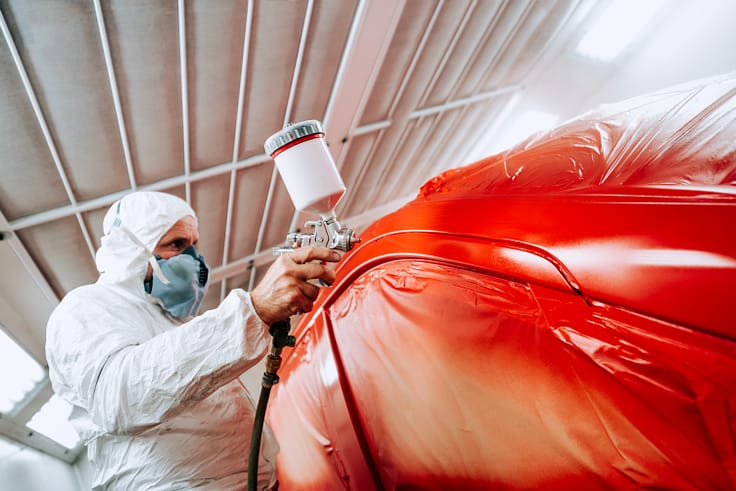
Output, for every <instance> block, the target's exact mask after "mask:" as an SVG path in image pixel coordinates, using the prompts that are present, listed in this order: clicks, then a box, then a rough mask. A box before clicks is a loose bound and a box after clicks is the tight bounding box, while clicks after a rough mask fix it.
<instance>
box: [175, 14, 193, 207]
mask: <svg viewBox="0 0 736 491" xmlns="http://www.w3.org/2000/svg"><path fill="white" fill-rule="evenodd" d="M177 14H178V16H177V18H178V25H179V75H180V78H181V132H182V141H183V143H184V175H185V176H189V173H190V170H191V168H190V161H189V159H190V155H189V84H188V78H187V29H186V28H187V26H186V15H185V12H184V0H179V2H178V8H177ZM184 189H185V195H186V199H187V203H189V204H190V205H191V204H192V190H191V186H190V182H189V181H186V182H185V183H184Z"/></svg>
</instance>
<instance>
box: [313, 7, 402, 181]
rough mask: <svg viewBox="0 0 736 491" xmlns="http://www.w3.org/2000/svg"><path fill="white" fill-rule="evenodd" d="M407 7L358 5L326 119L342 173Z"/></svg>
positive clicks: (332, 149) (333, 152)
mask: <svg viewBox="0 0 736 491" xmlns="http://www.w3.org/2000/svg"><path fill="white" fill-rule="evenodd" d="M404 5H405V2H404V0H361V2H360V3H359V4H358V8H357V9H356V12H355V17H354V18H353V24H352V26H351V27H350V34H349V35H348V40H347V43H346V44H345V49H344V50H343V54H342V59H341V60H340V67H339V69H338V72H337V76H336V78H335V84H334V85H333V87H332V92H331V93H330V98H329V100H328V103H327V108H326V110H325V115H324V118H323V121H324V124H325V128H326V131H327V132H328V135H329V137H330V138H331V139H330V151H331V152H332V155H333V157H334V158H335V163H336V165H337V168H338V170H339V169H341V168H342V165H343V162H344V161H345V158H346V156H347V153H348V150H349V146H350V140H351V138H352V136H353V131H354V130H355V128H356V127H357V126H358V124H359V123H360V118H361V116H362V115H363V111H364V109H365V105H366V103H367V102H368V98H369V97H370V94H371V92H372V91H373V85H374V84H375V82H376V78H377V77H378V72H379V71H380V69H381V66H382V65H383V62H384V60H385V58H386V54H387V53H388V48H389V46H390V45H391V40H392V39H393V37H394V33H395V31H396V28H397V26H398V24H399V19H400V18H401V14H402V12H403V11H404ZM337 108H339V110H337Z"/></svg>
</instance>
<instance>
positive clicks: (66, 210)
mask: <svg viewBox="0 0 736 491" xmlns="http://www.w3.org/2000/svg"><path fill="white" fill-rule="evenodd" d="M270 161H271V159H270V157H268V156H267V155H266V154H259V155H254V156H252V157H248V158H247V159H243V160H240V161H238V162H237V163H235V164H233V163H232V162H226V163H224V164H220V165H215V166H213V167H208V168H207V169H202V170H200V171H196V172H192V173H191V174H189V176H182V175H180V176H175V177H170V178H168V179H162V180H161V181H156V182H154V183H151V184H146V185H144V186H140V187H139V188H138V189H139V190H142V191H163V190H164V189H170V188H173V187H176V186H181V185H185V184H186V183H193V182H197V181H201V180H203V179H209V178H210V177H215V176H219V175H222V174H227V173H229V172H231V171H238V170H240V169H245V168H247V167H254V166H257V165H261V164H263V163H266V162H270ZM129 192H130V190H125V191H119V192H116V193H111V194H107V195H105V196H100V197H99V198H94V199H91V200H87V201H82V202H77V203H74V204H72V205H66V206H60V207H58V208H54V209H52V210H47V211H43V212H41V213H36V214H34V215H28V216H25V217H21V218H17V219H15V220H13V221H11V222H9V224H8V226H9V230H21V229H24V228H28V227H33V226H35V225H40V224H42V223H47V222H52V221H54V220H59V219H61V218H66V217H70V216H74V215H76V214H80V213H84V212H87V211H91V210H96V209H98V208H101V207H103V206H110V205H111V204H113V203H114V202H115V201H117V200H119V199H120V198H122V197H123V196H125V195H126V194H128V193H129Z"/></svg>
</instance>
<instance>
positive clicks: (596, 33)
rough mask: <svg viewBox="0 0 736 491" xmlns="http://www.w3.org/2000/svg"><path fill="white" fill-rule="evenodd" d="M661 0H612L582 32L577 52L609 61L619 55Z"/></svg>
mask: <svg viewBox="0 0 736 491" xmlns="http://www.w3.org/2000/svg"><path fill="white" fill-rule="evenodd" d="M662 4H663V0H647V1H644V2H642V1H641V0H613V1H611V2H610V3H609V4H608V6H607V7H606V8H605V9H604V10H603V12H601V13H600V15H599V16H598V17H597V18H596V19H595V21H594V22H593V24H592V25H591V27H590V30H588V32H587V33H586V34H585V35H584V36H583V38H582V39H581V40H580V43H579V44H578V46H577V48H576V52H577V53H579V54H581V55H583V56H587V57H589V58H594V59H598V60H601V61H611V60H613V59H614V58H615V57H616V56H618V55H619V54H620V53H621V52H622V51H623V50H624V49H625V48H626V46H628V45H629V44H630V43H631V42H632V41H634V39H635V38H636V37H637V36H638V35H639V33H640V32H641V31H642V30H643V29H644V28H645V27H646V26H647V24H649V22H650V21H651V20H652V19H653V18H654V16H655V15H656V14H657V13H658V12H659V11H660V10H661V8H662Z"/></svg>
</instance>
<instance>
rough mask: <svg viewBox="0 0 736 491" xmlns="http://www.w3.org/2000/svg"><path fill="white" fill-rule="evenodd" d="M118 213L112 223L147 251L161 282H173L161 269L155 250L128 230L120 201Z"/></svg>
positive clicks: (152, 266)
mask: <svg viewBox="0 0 736 491" xmlns="http://www.w3.org/2000/svg"><path fill="white" fill-rule="evenodd" d="M117 211H118V215H117V216H116V217H115V221H114V222H113V223H112V226H113V227H119V228H120V230H122V231H123V232H125V235H127V236H128V238H129V239H130V240H132V241H133V242H134V243H135V244H136V245H137V246H138V247H140V248H141V249H143V250H144V251H145V253H146V254H147V255H148V263H149V264H150V265H151V268H153V272H154V273H156V276H158V279H159V280H161V283H163V284H164V285H168V284H169V283H171V282H170V281H169V279H168V278H167V277H166V275H164V272H163V271H161V266H159V265H158V261H157V260H156V256H155V255H154V254H153V252H151V251H149V250H148V247H146V246H145V245H143V242H141V241H140V240H138V237H136V236H135V234H133V232H131V231H130V230H128V229H127V228H126V227H125V226H124V225H123V224H122V223H121V221H120V203H118V210H117Z"/></svg>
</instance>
